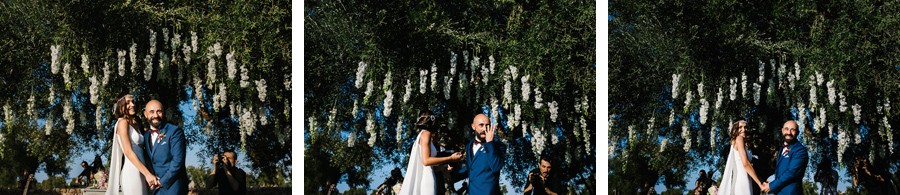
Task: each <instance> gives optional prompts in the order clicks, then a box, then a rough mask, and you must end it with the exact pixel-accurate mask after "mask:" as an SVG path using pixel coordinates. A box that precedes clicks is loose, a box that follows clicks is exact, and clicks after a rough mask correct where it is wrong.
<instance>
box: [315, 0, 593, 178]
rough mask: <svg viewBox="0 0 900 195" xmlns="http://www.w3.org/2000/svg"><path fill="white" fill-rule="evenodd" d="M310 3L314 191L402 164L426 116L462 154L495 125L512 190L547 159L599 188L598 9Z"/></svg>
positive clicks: (533, 4)
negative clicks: (481, 121)
mask: <svg viewBox="0 0 900 195" xmlns="http://www.w3.org/2000/svg"><path fill="white" fill-rule="evenodd" d="M305 3H306V7H305V10H304V14H303V16H304V19H305V26H304V30H305V34H304V37H305V44H304V48H305V52H306V55H305V56H306V57H305V59H304V62H305V65H304V66H305V70H306V71H305V80H304V86H305V91H304V105H305V106H306V107H305V109H304V114H305V117H304V122H305V124H306V125H305V127H304V129H305V131H304V137H305V138H306V139H305V140H306V141H305V143H304V144H305V145H306V151H304V156H305V159H304V161H305V167H304V170H307V172H306V173H307V175H306V178H305V179H306V184H305V185H306V186H304V188H305V191H306V192H307V193H315V192H316V191H322V190H327V189H328V187H329V185H330V184H334V183H341V182H346V183H347V184H348V185H350V186H367V185H370V186H374V185H377V184H370V181H369V180H368V179H369V178H368V177H369V176H370V175H372V174H373V171H375V170H377V168H379V167H385V166H388V167H389V166H399V167H401V169H405V166H406V164H407V162H408V153H409V151H410V149H411V147H412V144H413V142H414V140H415V139H416V137H417V135H418V130H417V129H416V128H415V125H414V124H415V122H416V117H417V116H418V113H419V112H420V111H423V110H432V111H434V112H435V113H437V114H438V115H440V120H439V121H440V123H441V126H442V127H441V130H439V131H438V133H437V134H438V135H439V136H440V138H438V139H435V141H439V142H441V143H442V144H444V146H445V147H446V148H448V149H452V150H456V151H460V150H462V148H463V147H465V144H468V143H469V141H471V140H472V139H473V138H474V136H473V134H474V132H473V130H472V129H471V128H470V124H471V123H472V119H473V118H474V116H475V115H476V114H479V113H484V114H486V115H488V117H490V118H493V121H494V122H495V123H498V124H499V126H500V127H499V128H498V137H499V138H501V139H502V140H503V142H505V143H506V144H507V146H508V148H509V149H508V150H507V152H506V153H507V159H506V164H505V165H504V168H503V172H502V175H504V177H506V178H507V179H509V180H510V181H511V183H512V184H513V186H511V187H514V188H519V189H521V188H524V187H525V186H524V182H525V179H526V177H527V174H528V173H527V171H529V170H531V169H533V168H536V167H537V159H538V158H537V157H538V156H539V155H540V154H542V153H543V154H546V155H550V156H552V157H553V158H554V159H556V160H555V162H558V163H557V165H556V169H554V170H555V171H557V172H558V173H559V174H560V175H561V176H563V178H565V179H564V181H563V182H565V183H567V184H569V185H572V186H578V188H577V189H582V188H583V189H588V191H590V189H593V188H594V185H595V184H594V182H595V179H594V176H593V174H594V161H593V160H591V159H593V157H594V152H593V151H594V148H595V146H593V145H592V143H591V142H592V138H593V134H594V132H595V131H594V128H593V124H594V123H595V118H596V116H595V114H594V112H593V110H594V109H595V108H596V103H595V101H594V100H595V95H594V92H595V87H594V86H595V83H596V82H595V76H596V70H595V64H596V63H595V57H594V56H595V53H594V47H595V43H596V42H595V40H594V38H593V36H594V33H595V28H594V2H590V1H564V2H555V1H554V2H545V1H394V2H370V1H306V2H305ZM311 170H315V171H311ZM586 192H587V191H586ZM592 193H595V192H592Z"/></svg>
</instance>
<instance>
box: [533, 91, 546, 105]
mask: <svg viewBox="0 0 900 195" xmlns="http://www.w3.org/2000/svg"><path fill="white" fill-rule="evenodd" d="M541 96H542V93H541V89H540V88H534V109H541V107H543V106H544V98H542V97H541Z"/></svg>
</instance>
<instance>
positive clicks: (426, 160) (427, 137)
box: [418, 131, 459, 166]
mask: <svg viewBox="0 0 900 195" xmlns="http://www.w3.org/2000/svg"><path fill="white" fill-rule="evenodd" d="M418 144H419V148H421V149H422V164H424V165H425V166H436V165H440V164H444V163H446V162H449V161H454V160H459V157H458V155H456V154H454V155H452V156H448V157H431V147H430V145H431V132H430V131H422V135H421V136H419V143H418Z"/></svg>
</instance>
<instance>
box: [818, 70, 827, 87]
mask: <svg viewBox="0 0 900 195" xmlns="http://www.w3.org/2000/svg"><path fill="white" fill-rule="evenodd" d="M824 82H825V77H824V76H822V73H819V71H818V70H817V71H816V85H818V86H822V83H824Z"/></svg>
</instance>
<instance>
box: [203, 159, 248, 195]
mask: <svg viewBox="0 0 900 195" xmlns="http://www.w3.org/2000/svg"><path fill="white" fill-rule="evenodd" d="M235 163H237V154H236V153H234V151H232V150H227V151H226V152H225V153H222V155H216V156H215V157H214V158H213V164H214V165H215V166H216V167H215V168H214V169H213V171H212V173H210V174H209V176H207V177H206V188H207V189H211V188H213V187H215V186H216V185H219V194H247V173H245V172H244V171H243V170H241V169H239V168H237V167H236V166H235Z"/></svg>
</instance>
